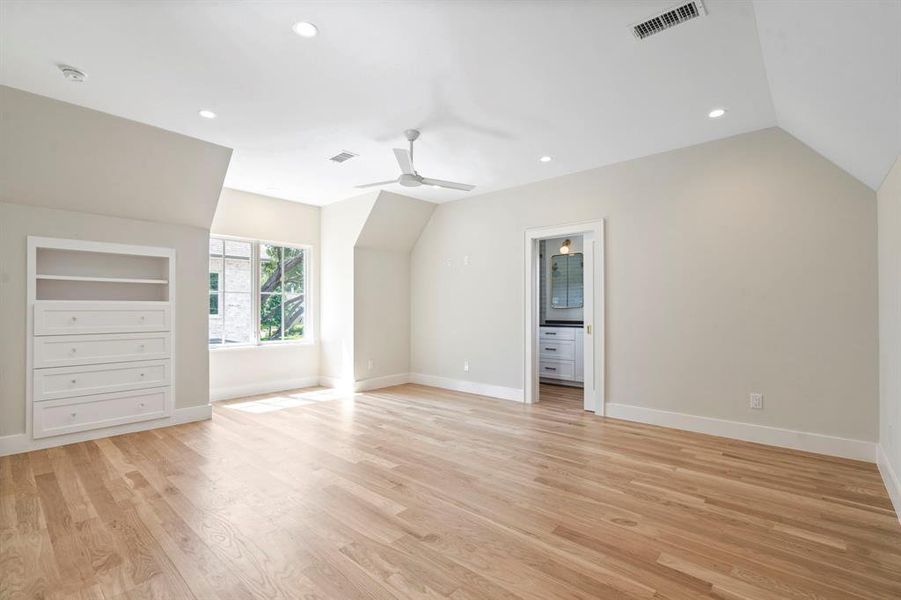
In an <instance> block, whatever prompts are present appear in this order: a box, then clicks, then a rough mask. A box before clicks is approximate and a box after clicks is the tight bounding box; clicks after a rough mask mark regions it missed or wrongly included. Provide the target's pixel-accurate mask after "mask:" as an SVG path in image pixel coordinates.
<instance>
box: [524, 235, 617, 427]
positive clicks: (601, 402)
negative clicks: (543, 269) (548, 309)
mask: <svg viewBox="0 0 901 600" xmlns="http://www.w3.org/2000/svg"><path fill="white" fill-rule="evenodd" d="M573 235H582V236H584V238H585V244H584V248H583V250H582V252H583V254H584V256H583V258H584V260H585V271H584V272H585V282H586V289H585V294H584V298H585V301H584V309H585V310H584V314H583V317H582V320H583V329H584V331H585V357H584V360H585V369H584V371H585V372H584V382H583V385H584V389H585V393H586V394H590V400H591V403H592V405H593V406H594V413H595V414H597V415H600V416H604V414H605V413H606V381H607V380H606V371H605V365H606V354H605V350H606V331H605V327H604V314H605V297H606V292H605V289H606V286H605V280H604V248H605V246H604V220H603V219H600V220H597V221H581V222H577V223H568V224H563V225H552V226H548V227H529V228H527V229H526V230H525V235H524V238H525V240H524V242H525V256H524V258H525V262H524V266H525V289H524V292H525V311H524V313H525V344H524V346H525V347H524V352H523V355H524V356H523V365H524V381H523V401H524V402H525V403H526V404H533V403H535V402H537V401H538V400H539V393H538V383H539V381H538V380H539V377H538V348H537V346H538V327H539V325H540V319H539V315H538V307H539V300H538V294H539V274H538V268H539V260H538V242H539V240H542V239H548V238H558V237H566V236H573Z"/></svg>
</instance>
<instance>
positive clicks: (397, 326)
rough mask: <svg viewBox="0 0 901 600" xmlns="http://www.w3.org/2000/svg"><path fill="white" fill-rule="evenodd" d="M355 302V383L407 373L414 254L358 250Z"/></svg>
mask: <svg viewBox="0 0 901 600" xmlns="http://www.w3.org/2000/svg"><path fill="white" fill-rule="evenodd" d="M354 296H355V297H356V301H355V302H354V378H355V379H356V380H357V381H360V380H364V379H372V378H374V377H385V376H387V375H398V374H401V375H403V374H406V373H409V372H410V251H409V250H385V249H376V248H354ZM370 360H371V361H372V368H369V361H370Z"/></svg>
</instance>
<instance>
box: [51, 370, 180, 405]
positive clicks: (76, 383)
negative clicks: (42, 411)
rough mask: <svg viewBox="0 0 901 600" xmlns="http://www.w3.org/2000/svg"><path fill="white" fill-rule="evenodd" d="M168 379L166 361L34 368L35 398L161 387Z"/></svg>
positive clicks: (68, 396)
mask: <svg viewBox="0 0 901 600" xmlns="http://www.w3.org/2000/svg"><path fill="white" fill-rule="evenodd" d="M170 382H171V376H170V370H169V361H168V360H145V361H139V362H133V363H115V364H109V365H83V366H80V367H57V368H54V369H35V370H34V401H35V402H43V401H45V400H56V399H57V398H71V397H74V396H88V395H91V394H104V393H109V392H124V391H127V390H138V389H143V388H151V387H161V386H164V385H169V383H170Z"/></svg>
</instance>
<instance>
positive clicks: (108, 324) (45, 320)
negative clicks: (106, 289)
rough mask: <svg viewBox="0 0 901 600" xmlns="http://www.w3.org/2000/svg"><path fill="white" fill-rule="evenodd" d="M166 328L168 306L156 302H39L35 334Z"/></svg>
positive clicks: (167, 326)
mask: <svg viewBox="0 0 901 600" xmlns="http://www.w3.org/2000/svg"><path fill="white" fill-rule="evenodd" d="M143 331H169V305H168V304H167V303H158V302H67V301H60V302H54V301H38V302H35V304H34V334H35V335H67V334H72V333H132V332H134V333H137V332H143Z"/></svg>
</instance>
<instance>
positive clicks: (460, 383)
mask: <svg viewBox="0 0 901 600" xmlns="http://www.w3.org/2000/svg"><path fill="white" fill-rule="evenodd" d="M410 383H418V384H421V385H428V386H431V387H437V388H444V389H446V390H454V391H455V392H466V393H468V394H478V395H480V396H490V397H492V398H500V399H501V400H512V401H514V402H523V399H524V398H525V394H524V393H523V390H522V389H520V388H511V387H505V386H502V385H493V384H490V383H479V382H477V381H465V380H463V379H450V378H448V377H438V376H437V375H426V374H424V373H410Z"/></svg>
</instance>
